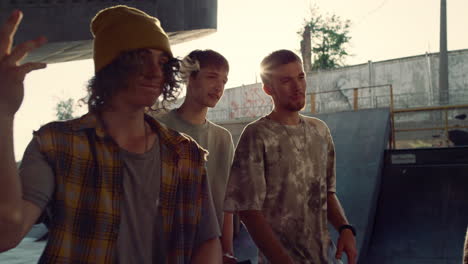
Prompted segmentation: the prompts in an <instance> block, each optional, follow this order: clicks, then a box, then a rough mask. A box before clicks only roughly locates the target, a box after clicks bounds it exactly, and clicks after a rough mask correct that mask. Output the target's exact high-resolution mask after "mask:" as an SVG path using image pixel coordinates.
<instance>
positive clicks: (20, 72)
mask: <svg viewBox="0 0 468 264" xmlns="http://www.w3.org/2000/svg"><path fill="white" fill-rule="evenodd" d="M22 18H23V14H22V13H21V11H19V10H16V11H13V12H12V13H11V15H10V17H9V18H8V20H7V21H6V23H5V24H3V25H2V27H1V29H0V115H2V116H5V115H6V116H8V117H13V115H14V114H15V113H16V111H18V109H19V107H20V106H21V102H22V101H23V96H24V85H23V81H24V78H25V76H26V74H28V73H29V72H31V71H33V70H37V69H42V68H45V67H46V64H45V63H40V62H29V63H25V64H22V65H20V61H21V60H22V59H23V58H24V57H25V56H26V55H27V54H28V52H30V51H31V50H33V49H35V48H38V47H40V46H41V45H43V44H44V43H45V42H46V39H45V38H44V37H39V38H36V39H34V40H30V41H27V42H24V43H22V44H20V45H18V46H16V47H14V48H12V45H13V38H14V36H15V33H16V30H17V28H18V25H19V23H20V21H21V19H22Z"/></svg>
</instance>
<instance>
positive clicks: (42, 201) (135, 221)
mask: <svg viewBox="0 0 468 264" xmlns="http://www.w3.org/2000/svg"><path fill="white" fill-rule="evenodd" d="M159 146H160V145H159V141H158V138H157V137H156V141H155V142H154V145H153V147H152V148H151V149H150V150H149V151H148V152H146V153H143V154H136V153H131V152H128V151H125V150H123V149H121V156H122V158H123V162H124V170H123V197H122V206H121V217H120V227H119V236H118V238H117V250H116V254H117V260H118V262H119V263H163V262H164V259H165V255H164V252H165V246H166V245H165V243H164V241H163V240H162V229H161V228H159V226H161V224H160V223H161V217H162V216H160V215H157V212H158V210H157V208H158V206H159V191H160V181H161V159H160V147H159ZM19 174H20V177H21V180H22V185H23V199H25V200H28V201H31V202H32V203H34V204H36V205H37V206H39V207H40V208H41V209H45V208H46V206H47V204H48V203H49V201H51V200H52V199H53V193H54V189H55V176H54V172H53V170H52V168H51V167H50V166H49V164H48V163H47V161H46V158H45V156H44V155H43V154H42V153H41V152H40V146H39V143H38V141H37V140H36V139H35V138H33V140H32V141H31V142H30V143H29V145H28V147H27V148H26V151H25V153H24V156H23V160H22V162H21V165H20V170H19ZM208 191H210V189H209V188H208ZM209 196H210V195H209ZM207 208H208V210H206V211H205V210H204V211H203V214H202V219H201V221H200V226H199V228H198V231H197V237H196V243H195V247H197V246H198V245H200V244H202V243H203V242H205V241H207V240H209V239H213V238H216V237H219V236H220V230H219V228H218V225H217V219H216V212H215V209H214V205H213V203H212V201H211V199H210V200H209V206H208V207H207Z"/></svg>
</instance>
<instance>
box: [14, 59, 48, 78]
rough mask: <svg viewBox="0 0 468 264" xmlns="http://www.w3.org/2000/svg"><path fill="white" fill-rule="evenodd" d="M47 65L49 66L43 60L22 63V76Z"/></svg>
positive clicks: (20, 69)
mask: <svg viewBox="0 0 468 264" xmlns="http://www.w3.org/2000/svg"><path fill="white" fill-rule="evenodd" d="M45 67H47V64H45V63H42V62H28V63H25V64H23V65H21V66H20V67H19V68H18V70H19V72H20V74H21V75H22V76H25V75H26V74H28V73H30V72H32V71H34V70H39V69H44V68H45Z"/></svg>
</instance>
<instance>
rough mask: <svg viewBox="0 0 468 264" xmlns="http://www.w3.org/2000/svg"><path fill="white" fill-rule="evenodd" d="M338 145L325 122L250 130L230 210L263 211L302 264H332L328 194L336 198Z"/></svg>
mask: <svg viewBox="0 0 468 264" xmlns="http://www.w3.org/2000/svg"><path fill="white" fill-rule="evenodd" d="M334 153H335V152H334V146H333V141H332V138H331V135H330V132H329V130H328V127H327V126H326V125H325V123H324V122H322V121H320V120H319V119H316V118H310V117H305V116H301V123H300V124H299V125H297V126H285V125H282V124H280V123H277V122H275V121H273V120H269V119H267V118H261V119H259V120H257V121H255V122H253V123H251V124H249V125H248V126H247V127H246V128H245V129H244V131H243V133H242V135H241V138H240V140H239V143H238V145H237V148H236V153H235V156H234V162H233V165H232V169H231V176H230V179H229V184H228V187H227V191H226V200H225V210H226V211H244V210H260V211H262V213H263V214H264V216H265V217H266V219H267V220H268V222H269V223H270V225H271V228H272V229H273V231H274V232H275V234H276V236H277V237H278V239H279V240H280V241H281V243H282V245H283V246H284V247H285V248H286V250H287V251H288V253H289V254H290V256H291V257H292V258H293V259H294V260H295V261H296V263H304V264H311V263H328V254H329V252H328V250H329V246H330V244H331V240H330V237H329V233H328V220H327V193H328V192H335V184H336V180H335V154H334Z"/></svg>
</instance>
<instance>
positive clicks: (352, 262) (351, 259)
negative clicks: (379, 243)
mask: <svg viewBox="0 0 468 264" xmlns="http://www.w3.org/2000/svg"><path fill="white" fill-rule="evenodd" d="M356 256H357V255H356V253H354V252H352V253H350V254H348V264H356Z"/></svg>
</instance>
